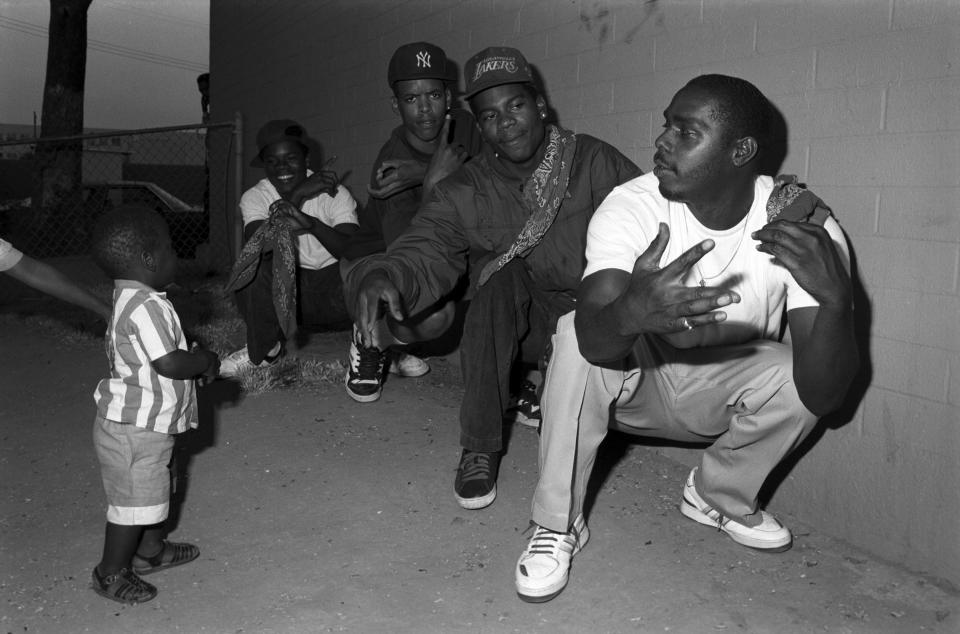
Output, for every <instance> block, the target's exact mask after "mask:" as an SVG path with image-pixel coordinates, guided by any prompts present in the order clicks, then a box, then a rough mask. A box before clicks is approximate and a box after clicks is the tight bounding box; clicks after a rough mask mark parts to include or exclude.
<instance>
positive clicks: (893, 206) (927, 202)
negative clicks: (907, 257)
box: [878, 187, 960, 242]
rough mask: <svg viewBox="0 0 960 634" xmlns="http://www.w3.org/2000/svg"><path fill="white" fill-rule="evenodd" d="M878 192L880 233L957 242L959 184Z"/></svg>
mask: <svg viewBox="0 0 960 634" xmlns="http://www.w3.org/2000/svg"><path fill="white" fill-rule="evenodd" d="M881 192H882V193H881V195H880V213H879V222H878V229H879V232H880V234H881V235H883V236H886V237H890V238H914V239H918V240H934V241H942V242H960V187H891V188H889V189H888V188H884V189H882V190H881Z"/></svg>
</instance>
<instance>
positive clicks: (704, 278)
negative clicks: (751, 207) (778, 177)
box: [683, 213, 750, 287]
mask: <svg viewBox="0 0 960 634" xmlns="http://www.w3.org/2000/svg"><path fill="white" fill-rule="evenodd" d="M749 215H750V214H749V213H748V214H747V216H749ZM747 216H744V217H743V221H742V222H743V230H742V231H741V232H740V239H739V240H737V246H736V248H734V250H733V253H732V254H731V255H730V259H729V260H727V263H726V264H724V265H723V268H721V269H720V270H719V271H718V272H717V273H716V274H715V275H710V276H706V275H704V274H703V269H701V268H700V262H701V260H697V261H696V263H695V264H694V265H693V266H694V268H696V270H697V276H698V277H699V278H700V286H701V287H703V286H706V285H707V280H715V279H717V278H718V277H720V276H721V275H723V273H724V271H726V270H727V269H728V268H730V265H731V264H733V260H734V258H736V257H737V253H738V252H739V251H740V246H741V245H742V244H743V237H744V236H745V235H747V224H748V223H747ZM683 224H684V228H686V229H687V235H688V236H689V235H690V227H689V225H688V224H687V217H686V216H684V217H683ZM716 243H717V242H716V240H714V248H716Z"/></svg>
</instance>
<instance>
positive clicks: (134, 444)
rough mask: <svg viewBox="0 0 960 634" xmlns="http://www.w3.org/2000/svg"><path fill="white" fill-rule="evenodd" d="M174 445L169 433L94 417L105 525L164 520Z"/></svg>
mask: <svg viewBox="0 0 960 634" xmlns="http://www.w3.org/2000/svg"><path fill="white" fill-rule="evenodd" d="M173 442H174V437H173V436H172V435H170V434H163V433H160V432H155V431H149V430H146V429H143V428H141V427H137V426H136V425H122V424H120V423H114V422H112V421H109V420H106V419H104V418H103V417H102V416H100V415H99V414H98V415H97V417H96V419H95V420H94V422H93V446H94V448H95V449H96V450H97V459H98V460H99V461H100V475H101V477H102V478H103V491H104V493H106V494H107V521H108V522H110V523H112V524H122V525H127V526H133V525H138V526H148V525H150V524H159V523H160V522H162V521H164V520H165V519H167V514H168V513H169V511H170V469H169V468H168V466H169V464H170V458H171V457H172V456H173Z"/></svg>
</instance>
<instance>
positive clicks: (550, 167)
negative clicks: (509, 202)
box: [477, 124, 577, 287]
mask: <svg viewBox="0 0 960 634" xmlns="http://www.w3.org/2000/svg"><path fill="white" fill-rule="evenodd" d="M547 134H548V138H547V149H546V151H545V152H544V153H543V160H541V161H540V165H538V166H537V168H536V169H535V170H533V174H531V175H530V177H529V178H528V179H527V180H526V182H525V183H524V185H523V204H524V206H525V207H526V208H527V210H528V211H529V212H530V216H529V217H528V218H527V222H526V224H524V225H523V229H521V230H520V233H519V234H517V237H516V239H514V241H513V244H511V245H510V248H509V249H507V250H506V251H505V252H504V253H502V254H501V255H500V256H499V257H497V258H495V259H493V260H491V261H490V262H487V265H486V266H484V267H483V270H482V271H480V277H479V278H478V281H477V287H480V286H483V285H484V284H485V283H486V282H487V280H489V279H490V276H492V275H493V274H494V273H496V272H497V271H499V270H500V269H502V268H503V267H504V266H506V265H507V263H509V262H510V261H511V260H513V259H514V258H516V257H523V256H525V255H527V254H528V253H529V252H530V251H531V250H532V249H533V247H535V246H537V244H538V243H539V242H540V240H541V239H542V238H543V236H544V234H546V233H547V229H549V228H550V225H552V224H553V220H554V218H556V217H557V211H558V210H559V209H560V203H562V202H563V198H564V196H565V195H566V193H567V185H568V184H569V183H570V166H571V164H572V163H573V155H574V154H575V153H576V149H577V137H576V136H575V135H574V134H573V132H570V131H569V130H563V129H561V128H559V127H557V126H555V125H552V124H551V125H549V126H547Z"/></svg>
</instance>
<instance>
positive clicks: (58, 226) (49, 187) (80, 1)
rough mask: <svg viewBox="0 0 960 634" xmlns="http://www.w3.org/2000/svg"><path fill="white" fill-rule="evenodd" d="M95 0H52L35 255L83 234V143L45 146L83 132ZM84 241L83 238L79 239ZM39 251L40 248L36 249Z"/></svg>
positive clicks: (36, 195)
mask: <svg viewBox="0 0 960 634" xmlns="http://www.w3.org/2000/svg"><path fill="white" fill-rule="evenodd" d="M91 2H92V0H50V32H49V41H48V45H47V76H46V81H45V84H44V89H43V111H42V115H41V120H40V141H39V142H38V144H37V178H36V182H35V186H34V196H33V210H34V214H33V220H34V223H33V225H34V227H35V228H36V230H35V231H33V232H32V233H33V236H32V237H33V238H34V240H35V242H34V245H33V246H34V247H35V248H34V249H33V250H34V251H40V253H37V254H38V255H58V254H60V253H57V251H58V250H59V249H60V246H58V245H63V244H64V243H66V244H70V243H75V242H76V238H77V236H76V232H77V231H78V230H79V231H81V232H82V233H85V231H86V228H85V227H83V228H82V227H81V226H80V224H79V223H78V220H80V218H81V217H82V215H83V214H82V210H81V205H82V203H81V201H80V181H81V178H82V157H83V148H82V144H81V142H79V141H72V142H49V143H44V142H43V138H45V137H46V138H49V137H61V136H74V135H79V134H82V133H83V85H84V79H85V75H86V66H87V10H88V9H89V7H90V4H91ZM80 238H81V240H82V238H83V236H80ZM37 247H39V248H37Z"/></svg>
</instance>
